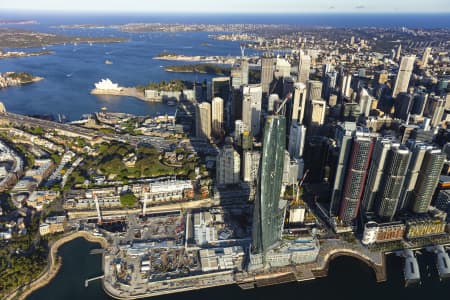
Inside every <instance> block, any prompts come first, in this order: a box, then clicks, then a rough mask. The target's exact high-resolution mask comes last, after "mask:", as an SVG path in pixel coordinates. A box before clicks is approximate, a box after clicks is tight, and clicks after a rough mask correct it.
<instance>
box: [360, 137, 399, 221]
mask: <svg viewBox="0 0 450 300" xmlns="http://www.w3.org/2000/svg"><path fill="white" fill-rule="evenodd" d="M391 148H392V139H391V138H378V139H377V141H376V143H375V146H374V150H373V154H372V161H371V163H370V168H369V173H368V175H367V181H366V187H365V189H364V195H363V200H362V202H361V208H362V212H363V213H364V214H366V215H367V214H370V213H373V212H374V204H375V199H377V195H378V192H379V188H380V184H381V179H382V178H383V174H384V171H385V165H386V158H387V155H388V153H389V150H391Z"/></svg>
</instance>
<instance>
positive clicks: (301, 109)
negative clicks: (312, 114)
mask: <svg viewBox="0 0 450 300" xmlns="http://www.w3.org/2000/svg"><path fill="white" fill-rule="evenodd" d="M305 109H306V85H304V84H303V83H296V84H295V85H294V95H293V99H292V116H291V120H292V124H294V123H298V124H303V118H304V116H305Z"/></svg>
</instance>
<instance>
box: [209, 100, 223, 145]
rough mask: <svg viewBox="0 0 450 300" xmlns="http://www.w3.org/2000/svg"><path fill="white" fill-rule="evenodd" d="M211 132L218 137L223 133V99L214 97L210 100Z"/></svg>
mask: <svg viewBox="0 0 450 300" xmlns="http://www.w3.org/2000/svg"><path fill="white" fill-rule="evenodd" d="M211 119H212V134H213V135H214V137H215V138H220V137H222V136H223V134H224V128H223V125H224V124H223V99H222V98H220V97H214V98H213V100H212V118H211Z"/></svg>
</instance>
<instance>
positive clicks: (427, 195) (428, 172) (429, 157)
mask: <svg viewBox="0 0 450 300" xmlns="http://www.w3.org/2000/svg"><path fill="white" fill-rule="evenodd" d="M444 160H445V154H443V153H442V151H441V150H440V149H432V150H428V151H427V152H426V153H425V156H424V158H423V163H422V166H421V167H420V171H419V176H418V178H417V182H416V186H415V187H414V191H413V195H412V203H411V204H412V206H411V209H412V211H413V212H414V213H417V214H422V213H426V212H427V211H428V207H429V206H430V203H431V199H432V197H433V193H434V191H435V189H436V186H437V183H438V181H439V175H440V174H441V171H442V166H443V165H444Z"/></svg>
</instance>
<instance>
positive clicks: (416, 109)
mask: <svg viewBox="0 0 450 300" xmlns="http://www.w3.org/2000/svg"><path fill="white" fill-rule="evenodd" d="M427 101H428V94H425V93H418V94H415V95H414V98H413V104H412V107H411V115H419V116H422V115H423V113H424V111H425V106H426V105H427Z"/></svg>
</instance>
